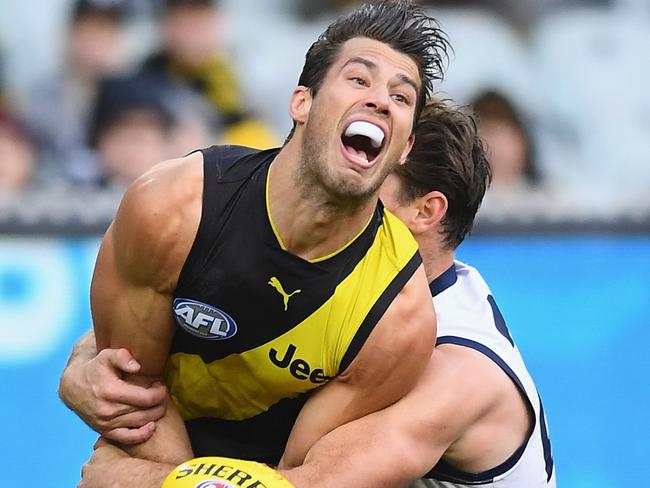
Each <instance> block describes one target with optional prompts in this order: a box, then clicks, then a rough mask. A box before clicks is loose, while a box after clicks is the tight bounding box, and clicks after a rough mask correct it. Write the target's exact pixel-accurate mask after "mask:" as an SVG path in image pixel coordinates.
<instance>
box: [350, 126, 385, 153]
mask: <svg viewBox="0 0 650 488" xmlns="http://www.w3.org/2000/svg"><path fill="white" fill-rule="evenodd" d="M345 136H346V137H352V136H366V137H367V138H368V139H370V141H371V142H372V145H373V146H374V147H375V148H380V147H381V144H382V143H383V142H384V132H383V131H382V130H381V129H380V128H379V127H377V126H376V125H375V124H371V123H370V122H364V121H362V120H357V121H354V122H352V123H351V124H350V125H349V126H348V128H347V129H346V131H345Z"/></svg>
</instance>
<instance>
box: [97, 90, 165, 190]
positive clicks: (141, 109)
mask: <svg viewBox="0 0 650 488" xmlns="http://www.w3.org/2000/svg"><path fill="white" fill-rule="evenodd" d="M166 94H167V92H165V91H163V90H160V85H159V84H153V83H152V82H151V80H149V79H147V78H145V77H120V78H113V79H107V80H105V81H103V82H102V83H101V84H100V87H99V91H98V94H97V101H96V103H95V108H94V110H93V113H92V118H91V123H90V131H89V136H88V138H89V141H88V142H89V145H90V146H91V147H92V148H94V149H95V150H96V151H97V162H98V165H99V169H100V178H99V180H98V183H102V184H110V183H115V184H117V185H120V186H124V187H125V186H126V185H128V184H129V183H130V182H132V181H133V180H134V179H136V178H137V177H138V176H140V175H141V174H142V173H144V172H145V171H147V170H148V169H149V168H151V167H152V166H153V165H154V164H156V163H158V162H160V161H162V160H165V159H168V158H169V157H170V151H169V149H170V147H169V144H168V139H169V137H170V136H171V134H172V130H173V128H174V115H173V112H172V110H171V109H170V108H169V107H168V105H166V103H165V100H164V96H165V95H166Z"/></svg>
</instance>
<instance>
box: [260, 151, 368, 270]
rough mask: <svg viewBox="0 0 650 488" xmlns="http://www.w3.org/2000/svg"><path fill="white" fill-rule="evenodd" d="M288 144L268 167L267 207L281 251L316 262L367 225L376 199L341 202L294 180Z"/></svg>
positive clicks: (294, 155)
mask: <svg viewBox="0 0 650 488" xmlns="http://www.w3.org/2000/svg"><path fill="white" fill-rule="evenodd" d="M296 148H297V144H296V142H294V141H290V142H289V143H287V144H286V145H285V147H283V148H282V150H281V151H280V153H279V154H278V156H277V157H276V158H275V160H274V161H273V163H272V164H271V168H270V172H269V178H270V181H269V186H268V206H269V213H270V217H271V220H272V222H273V225H274V226H275V229H276V232H277V234H278V238H279V239H280V241H281V244H282V245H283V247H284V248H285V249H286V250H287V251H289V252H291V253H293V254H296V255H297V256H300V257H302V258H304V259H318V258H321V257H323V256H327V255H329V254H332V253H334V252H336V251H337V250H339V249H341V248H342V247H344V246H345V245H346V244H348V243H349V242H350V241H352V240H353V239H354V238H355V237H356V236H357V235H358V234H359V233H360V232H361V231H362V230H363V228H364V227H365V226H366V225H367V224H368V222H369V220H370V218H371V217H372V214H373V212H374V210H375V207H376V205H377V199H376V198H371V199H369V200H366V201H364V202H361V203H359V202H351V201H341V200H337V199H336V198H334V197H332V196H331V195H329V194H328V193H327V192H326V191H323V190H322V189H320V188H319V187H318V186H316V185H305V184H304V183H302V182H301V181H300V179H299V178H296V177H295V175H296V168H297V163H298V158H299V157H300V155H299V152H298V151H297V150H296Z"/></svg>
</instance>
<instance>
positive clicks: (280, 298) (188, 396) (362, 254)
mask: <svg viewBox="0 0 650 488" xmlns="http://www.w3.org/2000/svg"><path fill="white" fill-rule="evenodd" d="M278 151H279V150H278V149H273V150H268V151H263V152H259V151H255V150H252V149H248V148H242V147H237V146H213V147H211V148H209V149H206V150H202V151H201V152H202V154H203V159H204V175H203V179H204V185H203V209H202V215H201V222H200V224H199V228H198V231H197V234H196V237H195V241H194V243H193V246H192V248H191V250H190V253H189V255H188V257H187V260H186V262H185V264H184V266H183V269H182V271H181V274H180V277H179V281H178V285H177V288H176V291H175V293H174V300H173V314H174V317H175V319H176V322H177V324H178V327H177V330H176V333H175V337H174V340H173V343H172V351H171V355H170V357H169V360H168V362H167V366H166V379H167V384H168V386H169V389H170V394H171V398H172V400H173V402H174V404H175V406H176V407H177V409H178V410H179V412H180V414H181V416H182V417H183V419H184V420H185V422H186V426H187V428H188V432H189V435H190V440H191V442H192V447H193V449H194V454H195V455H196V456H204V455H215V456H219V455H221V456H230V457H237V458H243V459H252V460H257V461H262V462H266V463H268V464H272V465H275V464H277V463H278V462H279V460H280V457H281V456H282V454H283V452H284V445H285V444H286V441H287V438H288V436H289V433H290V431H291V428H292V426H293V423H294V421H295V419H296V416H297V415H298V412H299V411H300V408H301V406H302V405H303V403H304V401H305V399H306V395H307V394H308V393H309V392H310V391H311V390H313V389H314V388H317V387H319V386H321V385H323V384H325V383H326V382H327V381H328V380H329V379H330V378H332V377H334V376H336V375H337V374H338V373H339V372H342V371H343V370H345V368H346V367H347V366H348V365H349V364H350V362H351V361H352V360H353V359H354V357H355V355H356V354H357V352H358V351H359V350H360V348H361V347H362V346H363V344H364V342H365V340H366V339H367V337H368V335H369V334H370V333H371V332H372V330H373V328H374V326H375V325H376V324H377V322H378V321H379V319H380V318H381V316H382V315H383V313H384V312H385V311H386V309H387V308H388V305H389V304H390V303H391V302H392V300H393V299H394V298H395V296H396V295H397V293H398V292H399V291H400V290H401V289H402V287H403V286H404V285H405V283H406V282H407V281H408V280H409V279H410V278H411V276H412V275H413V273H414V272H415V270H416V269H417V267H418V266H419V265H420V263H421V258H420V256H419V254H418V251H417V244H416V242H415V240H414V239H413V237H412V236H411V234H410V232H409V231H408V229H407V228H406V227H405V226H404V224H402V223H401V222H400V221H399V220H398V219H397V218H396V217H394V216H393V215H392V214H390V213H388V212H386V211H385V210H384V209H383V207H382V206H381V204H378V205H377V208H376V210H375V212H374V214H373V216H372V218H371V219H370V221H369V223H368V225H367V226H366V227H365V228H364V229H363V230H362V231H361V232H360V233H359V234H358V235H357V236H356V237H355V238H354V239H353V240H352V241H351V242H350V243H348V244H347V245H346V246H344V247H343V248H342V249H340V250H338V251H337V252H335V253H333V254H331V255H329V256H325V257H323V258H320V259H315V260H311V261H308V260H305V259H303V258H300V257H298V256H296V255H294V254H291V253H290V252H288V251H287V250H285V249H284V248H283V245H282V240H281V239H280V238H279V236H278V234H277V232H276V230H275V228H274V226H273V223H272V220H271V217H270V214H269V211H268V173H269V168H270V165H271V162H272V161H273V159H274V158H275V156H276V155H277V154H278Z"/></svg>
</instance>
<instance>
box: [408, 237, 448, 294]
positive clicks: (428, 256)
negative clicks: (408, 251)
mask: <svg viewBox="0 0 650 488" xmlns="http://www.w3.org/2000/svg"><path fill="white" fill-rule="evenodd" d="M416 240H417V241H418V245H419V246H420V254H421V255H422V261H423V262H424V272H425V273H426V275H427V281H428V282H429V283H431V282H432V281H433V280H435V279H436V278H438V277H439V276H440V275H441V274H442V273H444V272H445V271H447V270H448V269H449V268H450V267H451V265H452V264H454V251H448V250H446V248H445V247H444V243H443V242H442V239H441V238H440V237H439V235H438V234H437V233H436V234H435V235H429V236H416Z"/></svg>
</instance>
